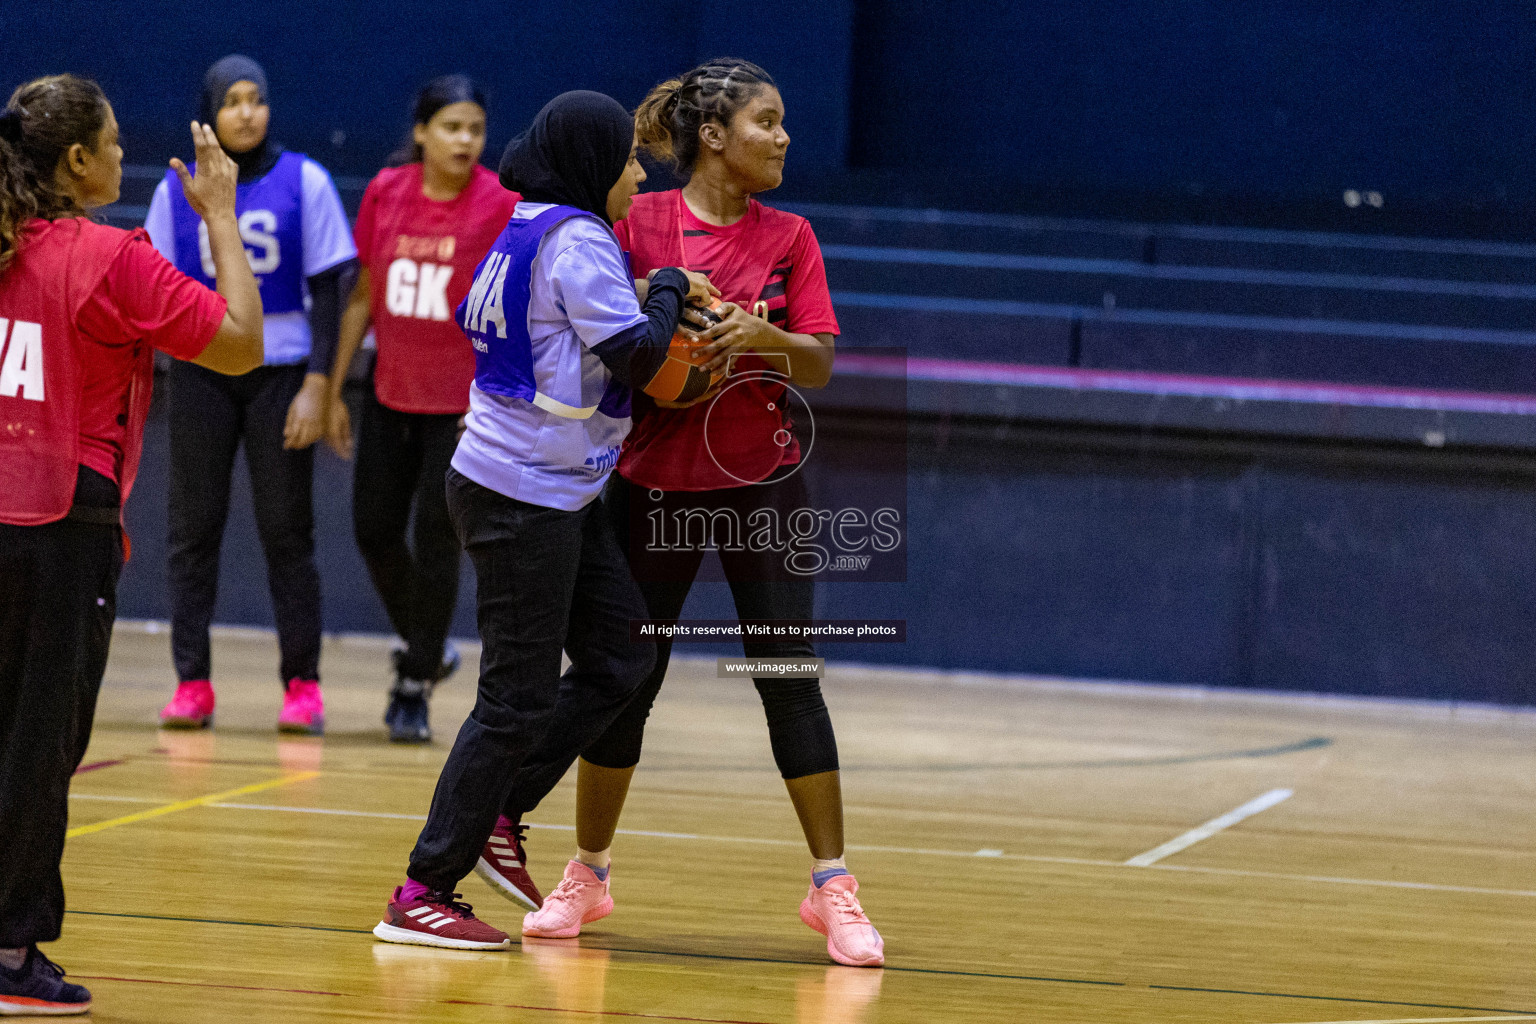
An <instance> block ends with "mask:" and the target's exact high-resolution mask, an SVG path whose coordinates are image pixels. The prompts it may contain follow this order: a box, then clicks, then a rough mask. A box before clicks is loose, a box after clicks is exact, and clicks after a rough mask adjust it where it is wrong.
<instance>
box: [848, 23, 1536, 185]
mask: <svg viewBox="0 0 1536 1024" xmlns="http://www.w3.org/2000/svg"><path fill="white" fill-rule="evenodd" d="M858 30H859V47H858V52H857V59H856V61H855V72H856V79H855V82H856V85H855V91H854V96H855V102H854V125H855V130H854V149H853V152H854V156H855V159H856V160H857V161H858V162H860V163H861V164H866V165H869V166H877V167H892V166H895V167H904V168H914V169H917V168H932V167H934V166H936V165H937V166H942V167H950V168H963V169H974V168H976V167H977V166H978V165H984V164H989V165H992V166H994V167H1003V168H1006V169H1007V170H1008V171H1010V172H1013V173H1015V174H1017V175H1019V176H1020V177H1021V178H1022V179H1023V180H1025V181H1027V182H1030V183H1036V184H1044V183H1061V182H1071V183H1076V184H1077V185H1080V186H1081V185H1096V186H1098V187H1100V188H1103V189H1108V190H1143V191H1151V190H1159V189H1175V190H1177V189H1186V190H1195V191H1205V190H1209V191H1213V192H1228V193H1246V192H1260V193H1276V194H1308V193H1315V192H1323V193H1330V194H1332V195H1333V196H1335V197H1337V196H1340V195H1341V194H1342V191H1343V190H1344V189H1346V188H1349V187H1355V188H1359V189H1379V190H1381V191H1382V192H1384V193H1385V194H1386V197H1387V201H1388V202H1389V203H1390V202H1392V201H1393V200H1394V199H1402V198H1404V197H1405V196H1412V197H1419V196H1423V195H1426V194H1434V195H1443V196H1447V197H1449V196H1451V195H1460V196H1462V197H1463V198H1467V197H1480V198H1488V199H1491V198H1496V197H1497V196H1499V195H1501V194H1502V193H1504V192H1505V191H1506V190H1515V191H1519V192H1520V193H1521V194H1522V195H1525V196H1527V197H1528V196H1529V195H1530V194H1531V184H1530V178H1531V170H1532V167H1533V159H1532V158H1533V157H1536V133H1533V132H1532V131H1531V130H1530V128H1531V121H1532V117H1533V112H1536V76H1532V75H1531V73H1530V69H1531V68H1532V67H1533V65H1536V9H1533V8H1532V7H1531V5H1530V4H1528V3H1523V2H1519V0H1495V2H1491V3H1486V4H1478V5H1477V6H1476V9H1475V15H1474V14H1473V11H1472V10H1471V9H1468V8H1465V7H1463V6H1462V5H1459V4H1449V3H1440V4H1425V3H1408V4H1404V3H1394V2H1386V0H1376V2H1365V3H1351V4H1337V3H1326V2H1322V0H1277V2H1273V3H1262V4H1257V3H1254V4H1231V3H1220V2H1217V0H1165V2H1161V3H1140V4H1130V3H1113V2H1104V0H1097V2H1088V3H1074V4H1056V3H1052V4H1045V3H1032V4H1019V3H1011V2H1008V0H930V2H928V3H925V4H923V5H922V8H921V14H920V15H917V16H914V14H913V6H912V5H911V4H910V3H905V2H902V0H862V2H861V3H860V5H859V20H858Z"/></svg>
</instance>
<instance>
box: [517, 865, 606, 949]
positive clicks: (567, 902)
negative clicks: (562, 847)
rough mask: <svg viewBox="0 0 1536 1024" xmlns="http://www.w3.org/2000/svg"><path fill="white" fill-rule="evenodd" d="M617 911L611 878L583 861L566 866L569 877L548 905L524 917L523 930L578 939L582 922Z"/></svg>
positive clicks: (544, 936)
mask: <svg viewBox="0 0 1536 1024" xmlns="http://www.w3.org/2000/svg"><path fill="white" fill-rule="evenodd" d="M611 913H613V897H612V896H610V895H608V881H607V879H600V878H598V877H597V873H596V872H594V871H593V870H592V869H591V868H589V867H587V866H586V865H585V864H583V863H581V862H580V861H574V860H573V861H571V862H570V863H569V864H567V865H566V866H565V877H564V878H562V879H561V880H560V884H559V885H557V886H555V891H554V892H552V893H550V894H549V895H548V896H546V897H544V905H543V906H542V907H540V908H539V909H538V910H535V911H533V912H532V913H530V914H527V915H525V916H524V917H523V934H524V935H531V936H534V937H535V938H540V939H574V938H575V937H576V936H578V935H580V934H581V926H582V925H584V924H591V923H592V922H593V921H600V920H602V919H603V918H605V917H607V916H608V915H609V914H611Z"/></svg>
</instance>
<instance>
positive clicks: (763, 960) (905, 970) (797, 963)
mask: <svg viewBox="0 0 1536 1024" xmlns="http://www.w3.org/2000/svg"><path fill="white" fill-rule="evenodd" d="M65 913H66V914H76V915H81V916H85V917H117V918H131V919H134V920H141V921H177V922H183V923H187V924H218V925H227V926H233V927H249V928H292V929H295V930H298V931H316V932H341V933H345V934H348V935H372V934H373V933H372V932H371V931H369V930H368V929H366V928H338V927H335V926H331V925H313V924H296V923H292V922H286V923H285V922H277V921H231V920H224V919H219V918H207V917H178V916H174V915H170V914H124V913H115V912H112V911H105V910H66V911H65ZM583 948H584V949H593V950H596V949H604V950H607V951H608V952H610V953H625V954H634V955H640V956H670V957H678V958H681V959H685V960H730V961H737V962H741V963H755V964H784V965H787V966H791V967H821V968H825V967H826V966H828V965H827V963H826V961H824V960H814V961H813V960H789V959H785V958H783V957H767V956H741V955H732V954H726V953H685V952H679V951H676V950H669V949H632V948H627V947H623V946H601V945H595V944H588V945H586V946H584V947H583ZM884 970H885V971H886V972H887V973H895V974H933V975H940V976H944V977H960V978H989V979H993V980H996V981H1039V982H1050V983H1053V984H1062V985H1092V986H1096V987H1106V988H1135V987H1138V986H1133V985H1132V984H1131V983H1129V982H1125V981H1094V980H1091V979H1087V978H1053V977H1046V976H1036V975H1028V974H999V973H992V972H987V971H959V970H950V969H946V968H942V967H899V966H891V965H887V966H886V967H885V968H884ZM1146 987H1147V988H1149V989H1160V990H1163V991H1168V992H1198V993H1211V994H1216V995H1236V996H1260V997H1265V998H1271V999H1302V1000H1311V1001H1314V1002H1326V1003H1359V1004H1364V1005H1367V1006H1414V1007H1424V1008H1426V1009H1431V1010H1472V1011H1474V1012H1476V1011H1482V1012H1485V1013H1507V1014H1529V1013H1530V1011H1528V1010H1513V1009H1509V1008H1507V1007H1502V1006H1461V1005H1458V1004H1455V1003H1411V1002H1405V1001H1402V1000H1395V999H1361V998H1353V997H1350V996H1317V995H1307V994H1305V993H1299V992H1264V991H1249V990H1247V989H1232V988H1199V987H1195V986H1189V985H1147V986H1146ZM1456 1019H1458V1020H1465V1019H1466V1018H1464V1017H1463V1018H1456ZM1341 1024H1365V1022H1362V1021H1346V1022H1341ZM1378 1024H1379V1022H1378Z"/></svg>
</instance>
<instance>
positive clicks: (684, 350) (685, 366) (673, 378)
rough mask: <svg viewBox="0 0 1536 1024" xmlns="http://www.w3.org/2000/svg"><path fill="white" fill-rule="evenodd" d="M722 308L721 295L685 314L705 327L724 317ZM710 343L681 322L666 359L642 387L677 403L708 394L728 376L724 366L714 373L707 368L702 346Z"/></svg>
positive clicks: (648, 391)
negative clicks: (705, 368)
mask: <svg viewBox="0 0 1536 1024" xmlns="http://www.w3.org/2000/svg"><path fill="white" fill-rule="evenodd" d="M721 308H722V306H721V302H720V300H719V299H710V300H709V305H708V306H694V305H690V306H688V307H686V309H685V314H686V315H688V316H690V317H691V318H692V319H693V320H694V321H696V322H699V323H702V324H703V325H704V327H703V328H701V329H702V330H708V329H709V328H710V327H713V326H714V325H715V324H718V323H720V321H721V320H723V319H724V317H723V316H722V315H721ZM708 344H709V339H708V338H706V337H704V336H703V335H702V334H696V333H694V332H693V331H692V330H689V329H688V328H687V327H685V326H683V325H681V324H679V325H678V329H677V331H676V332H675V333H674V334H673V335H672V342H671V344H670V345H668V346H667V358H666V361H665V362H663V363H662V364H661V369H659V370H657V371H656V376H654V377H652V378H651V381H650V383H649V384H647V385H645V387H644V388H642V389H641V390H642V391H644V392H645V393H646V394H648V395H650V396H651V397H652V398H655V399H657V400H659V401H662V402H675V403H685V402H691V401H693V400H694V399H696V398H698V397H699V396H701V395H705V394H708V393H709V390H710V389H711V388H713V387H714V386H715V385H717V384H719V383H720V382H721V381H722V380H724V379H725V370H724V369H720V370H716V371H715V372H714V373H707V372H705V371H704V369H703V363H704V362H705V359H704V357H703V356H702V355H701V354H700V351H699V350H700V349H702V348H703V347H704V346H705V345H708Z"/></svg>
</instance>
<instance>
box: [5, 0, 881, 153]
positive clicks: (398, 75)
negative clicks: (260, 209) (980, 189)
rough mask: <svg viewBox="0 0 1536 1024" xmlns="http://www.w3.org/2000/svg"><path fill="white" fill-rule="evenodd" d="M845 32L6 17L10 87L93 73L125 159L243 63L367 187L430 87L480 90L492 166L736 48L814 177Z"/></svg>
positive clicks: (464, 16)
mask: <svg viewBox="0 0 1536 1024" xmlns="http://www.w3.org/2000/svg"><path fill="white" fill-rule="evenodd" d="M851 24H852V3H851V0H829V2H822V3H817V2H813V0H783V2H777V3H769V4H767V5H766V8H765V7H764V6H763V5H759V6H758V7H757V8H756V9H755V14H754V17H753V18H751V19H747V20H745V21H744V20H743V19H741V18H739V17H737V16H735V14H734V13H733V9H732V8H730V7H729V6H728V5H725V4H723V3H720V2H719V0H704V2H695V0H659V2H640V0H602V2H600V3H581V2H578V0H544V2H541V3H537V4H516V5H513V4H506V3H495V2H490V0H464V2H460V3H454V4H433V5H426V4H407V3H398V2H397V3H380V2H360V0H335V2H331V3H326V4H324V5H319V4H315V3H311V2H307V0H280V2H274V3H256V4H237V5H209V6H203V7H199V6H197V5H188V4H183V3H176V2H166V0H149V2H145V3H137V4H131V5H130V4H101V3H93V2H82V0H67V2H51V3H50V2H40V3H21V2H11V3H5V4H0V68H3V69H4V71H3V80H4V86H5V88H6V89H7V90H9V89H10V88H12V87H14V85H15V84H17V83H19V82H21V81H25V80H26V79H28V78H31V77H34V76H36V75H41V74H48V73H53V72H57V71H62V70H69V71H74V72H77V73H80V74H86V75H90V76H92V77H94V78H96V79H97V80H98V81H100V82H101V83H102V85H103V87H104V88H105V89H106V90H107V92H108V95H109V96H111V98H112V100H113V102H114V104H115V106H116V108H117V113H118V119H119V121H120V122H121V123H122V126H123V130H124V134H125V137H126V140H127V143H126V149H127V151H128V160H129V161H131V162H141V163H147V162H156V163H158V162H159V161H160V160H162V159H163V158H165V157H166V156H167V155H168V154H170V153H172V152H178V153H179V152H181V151H183V150H185V149H187V148H189V147H188V145H187V141H186V128H185V122H186V121H188V120H190V119H191V118H192V117H193V116H194V115H195V114H196V112H197V97H198V92H199V90H200V88H201V85H202V75H203V71H204V70H205V69H206V67H207V66H208V65H209V64H210V63H212V62H213V61H214V60H216V59H218V58H219V57H220V56H222V55H224V54H226V53H230V52H235V51H239V52H243V53H247V54H250V55H251V56H253V57H255V58H256V59H257V60H259V61H261V62H262V64H263V65H264V66H265V67H266V70H267V76H268V78H269V80H270V84H271V89H272V110H273V122H272V135H273V137H274V138H278V139H281V140H283V141H284V142H285V143H287V144H288V145H289V146H290V147H292V148H295V149H303V150H306V151H308V152H310V153H311V154H312V155H314V156H315V157H316V158H317V159H319V160H321V161H322V162H324V163H326V164H327V166H329V167H331V168H332V170H341V171H346V172H349V173H354V174H364V175H371V174H372V173H373V172H374V171H376V170H377V169H378V167H379V165H380V163H381V162H382V161H383V159H384V157H385V156H386V154H387V153H388V152H389V151H390V150H391V149H392V148H393V147H394V146H395V144H396V143H398V142H399V141H400V139H401V138H403V136H404V134H405V131H406V129H407V128H408V127H409V115H408V111H409V108H410V103H411V100H412V98H413V96H414V93H415V90H416V89H417V88H418V87H419V86H420V85H421V83H423V82H425V81H426V80H427V79H429V78H431V77H432V76H434V75H439V74H444V73H447V72H450V71H463V72H467V73H469V74H471V75H473V76H475V77H476V78H478V79H479V80H481V81H482V82H483V83H484V84H485V85H486V86H487V87H488V89H489V92H490V97H491V112H490V113H491V125H490V146H489V148H488V151H487V153H488V155H487V162H489V163H492V164H494V163H495V155H494V154H496V153H497V152H499V149H500V146H501V145H502V144H504V143H505V141H506V140H507V138H508V137H510V136H511V135H513V134H516V132H517V131H519V130H521V129H522V127H523V126H525V125H526V124H527V123H528V121H529V120H530V119H531V118H532V117H533V115H534V113H535V112H537V111H538V109H539V107H540V106H542V105H543V104H544V102H545V101H546V100H548V99H549V98H550V97H552V96H554V95H555V94H556V93H558V92H561V91H563V90H566V89H578V88H585V89H598V90H601V91H603V92H607V93H609V94H611V95H613V96H615V97H617V98H618V99H619V100H620V101H621V102H623V103H625V104H626V105H630V106H632V105H634V104H636V103H638V102H639V101H640V99H641V98H642V97H643V96H644V95H645V92H646V90H648V89H649V88H650V87H651V86H652V85H654V84H656V83H657V82H659V81H662V80H663V79H665V78H667V77H669V76H672V75H675V74H678V73H679V72H681V71H684V70H686V69H687V68H688V67H690V66H691V65H693V64H694V63H697V61H698V60H700V59H702V58H705V57H711V56H716V55H717V54H718V53H720V52H730V53H734V54H739V55H742V56H746V57H748V58H753V57H755V58H757V59H759V60H761V61H763V62H764V63H765V64H768V65H769V66H770V67H772V68H774V69H775V70H777V71H778V72H779V75H780V79H781V84H782V86H783V91H784V94H785V101H786V104H787V105H788V107H789V108H790V110H792V111H793V115H792V116H793V121H791V123H790V127H791V128H792V129H793V131H794V138H795V149H796V159H797V161H798V163H799V165H800V166H801V167H802V168H813V167H818V166H822V167H825V166H840V165H841V164H842V162H843V159H844V153H845V150H846V132H847V119H846V95H847V89H848V86H847V78H848V76H847V66H848V54H849V42H848V40H849V31H850V27H851ZM721 26H723V27H724V28H723V30H722V28H721ZM336 132H341V133H343V135H344V138H342V139H340V142H339V144H337V142H338V140H337V139H336V138H334V137H333V136H334V133H336Z"/></svg>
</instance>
